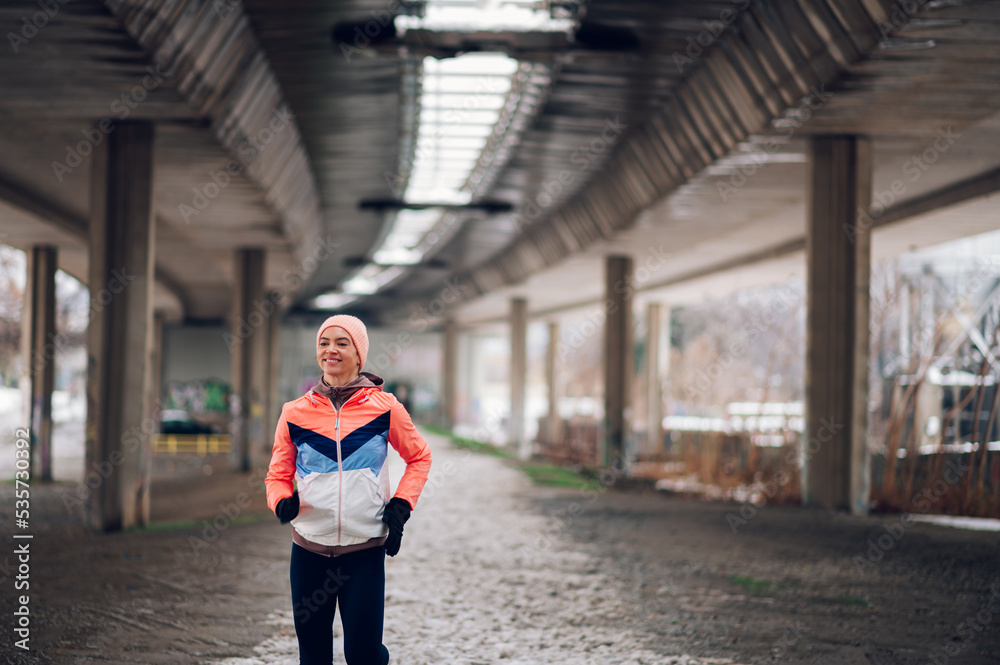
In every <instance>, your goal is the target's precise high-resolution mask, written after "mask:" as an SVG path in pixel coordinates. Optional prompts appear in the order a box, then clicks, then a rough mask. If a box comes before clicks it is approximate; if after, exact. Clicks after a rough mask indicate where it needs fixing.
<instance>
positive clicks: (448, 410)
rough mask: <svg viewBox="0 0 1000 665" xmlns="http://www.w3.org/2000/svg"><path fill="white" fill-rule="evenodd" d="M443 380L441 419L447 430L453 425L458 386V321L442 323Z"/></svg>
mask: <svg viewBox="0 0 1000 665" xmlns="http://www.w3.org/2000/svg"><path fill="white" fill-rule="evenodd" d="M442 343H443V344H444V349H443V351H444V353H443V354H442V355H443V357H444V381H443V382H442V386H441V392H442V400H441V404H442V420H443V423H442V424H443V425H444V427H445V429H447V430H448V431H449V432H450V431H451V429H452V428H453V427H454V426H455V415H456V411H455V409H456V404H457V402H456V398H457V390H458V388H457V386H458V323H456V322H455V321H446V322H445V324H444V339H443V340H442Z"/></svg>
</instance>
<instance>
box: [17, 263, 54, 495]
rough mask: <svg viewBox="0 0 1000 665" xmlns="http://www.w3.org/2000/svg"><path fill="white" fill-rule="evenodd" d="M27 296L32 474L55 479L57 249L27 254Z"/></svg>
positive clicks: (27, 403) (25, 345)
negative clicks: (53, 402)
mask: <svg viewBox="0 0 1000 665" xmlns="http://www.w3.org/2000/svg"><path fill="white" fill-rule="evenodd" d="M27 259H28V266H27V268H28V269H27V273H28V274H27V293H26V296H27V297H26V298H25V301H24V305H25V311H24V314H23V322H24V335H23V336H22V339H23V342H22V344H21V346H22V352H23V354H24V370H25V371H24V374H25V378H26V380H27V385H28V390H27V391H25V392H23V393H22V394H23V395H25V407H26V411H27V413H26V416H27V420H26V421H25V422H27V423H29V425H30V427H31V438H30V440H31V475H32V477H33V478H38V479H39V480H41V481H43V482H48V481H50V480H52V390H53V388H54V386H55V363H56V352H57V350H58V349H59V347H60V346H61V343H60V340H59V339H58V338H57V337H56V267H57V253H56V248H55V247H50V246H44V245H37V246H35V247H32V248H31V250H30V251H29V252H28V253H27Z"/></svg>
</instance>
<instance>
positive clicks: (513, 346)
mask: <svg viewBox="0 0 1000 665" xmlns="http://www.w3.org/2000/svg"><path fill="white" fill-rule="evenodd" d="M527 380H528V301H527V300H525V299H524V298H511V299H510V429H509V435H508V436H509V437H510V447H511V449H512V450H513V451H514V452H515V453H516V454H517V456H518V457H520V458H522V459H527V457H528V456H529V455H530V452H531V446H530V444H529V442H528V441H527V440H526V437H525V436H524V401H525V393H526V389H527Z"/></svg>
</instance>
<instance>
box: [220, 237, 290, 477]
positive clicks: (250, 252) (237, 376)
mask: <svg viewBox="0 0 1000 665" xmlns="http://www.w3.org/2000/svg"><path fill="white" fill-rule="evenodd" d="M233 258H234V261H233V262H234V265H235V275H234V277H235V288H234V291H235V294H234V297H233V308H232V310H231V311H230V317H231V325H232V332H231V333H230V334H228V335H226V336H225V339H226V344H227V346H228V347H229V351H230V353H231V359H232V360H231V380H232V393H231V394H230V414H231V416H232V419H231V421H230V423H231V425H230V427H231V429H230V451H231V454H232V468H233V470H234V471H237V472H241V473H247V472H249V471H250V470H251V469H253V468H254V465H255V464H258V463H259V464H263V463H264V462H265V460H266V458H267V456H268V455H269V453H270V443H271V440H270V436H266V435H265V432H264V417H265V409H266V407H267V402H268V399H267V395H268V392H269V388H268V386H267V377H268V373H269V371H268V370H269V367H270V357H271V351H272V350H271V343H270V336H271V335H270V332H271V320H272V317H275V316H278V313H277V311H276V307H275V306H274V304H273V303H271V301H270V299H269V298H268V294H267V292H266V291H265V287H264V274H265V273H264V270H265V266H264V262H265V253H264V250H263V249H259V248H243V249H237V250H236V251H235V254H234V257H233Z"/></svg>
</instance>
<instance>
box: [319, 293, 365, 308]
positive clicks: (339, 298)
mask: <svg viewBox="0 0 1000 665" xmlns="http://www.w3.org/2000/svg"><path fill="white" fill-rule="evenodd" d="M357 299H358V296H356V295H351V294H348V293H341V292H339V291H331V292H330V293H324V294H323V295H320V296H316V297H315V298H313V301H312V307H313V309H340V308H341V307H343V306H345V305H349V304H351V303H352V302H354V301H355V300H357Z"/></svg>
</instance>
